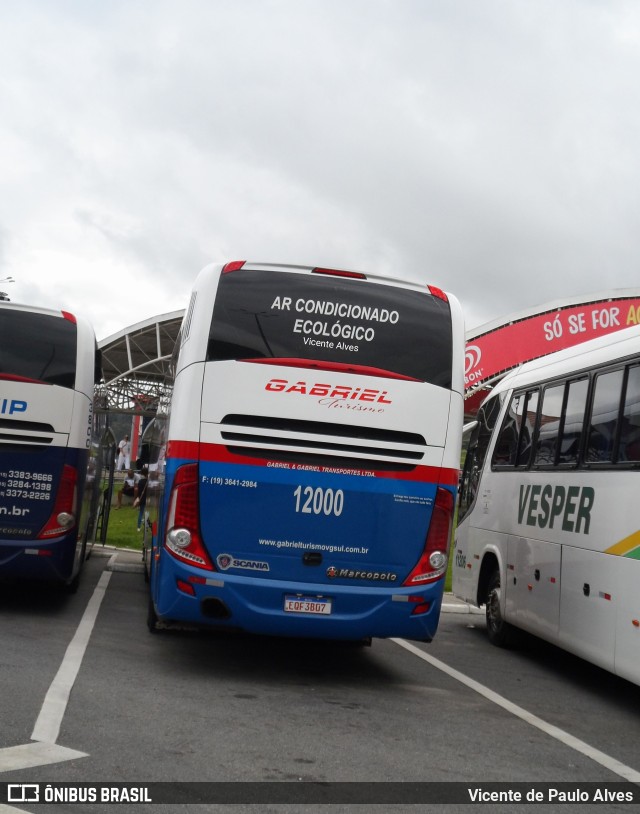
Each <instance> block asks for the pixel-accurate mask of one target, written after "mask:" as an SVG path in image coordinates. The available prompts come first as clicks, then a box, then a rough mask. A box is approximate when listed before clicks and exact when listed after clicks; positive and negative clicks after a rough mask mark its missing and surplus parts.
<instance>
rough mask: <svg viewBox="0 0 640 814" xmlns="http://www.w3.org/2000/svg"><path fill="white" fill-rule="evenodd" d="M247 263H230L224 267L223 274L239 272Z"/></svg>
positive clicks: (240, 261)
mask: <svg viewBox="0 0 640 814" xmlns="http://www.w3.org/2000/svg"><path fill="white" fill-rule="evenodd" d="M245 263H246V260H232V261H231V262H230V263H227V264H226V265H225V266H223V268H222V273H223V274H229V272H230V271H239V270H240V269H241V268H242V267H243V266H244V264H245Z"/></svg>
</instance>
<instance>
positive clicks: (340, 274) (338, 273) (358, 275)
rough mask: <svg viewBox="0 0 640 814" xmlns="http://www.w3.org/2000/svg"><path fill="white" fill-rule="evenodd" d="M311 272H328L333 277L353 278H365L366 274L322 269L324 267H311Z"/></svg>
mask: <svg viewBox="0 0 640 814" xmlns="http://www.w3.org/2000/svg"><path fill="white" fill-rule="evenodd" d="M311 272H312V274H329V275H333V276H334V277H352V278H353V279H355V280H366V279H367V276H366V274H362V272H360V271H341V270H340V269H324V268H319V267H318V268H314V269H311Z"/></svg>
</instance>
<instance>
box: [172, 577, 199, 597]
mask: <svg viewBox="0 0 640 814" xmlns="http://www.w3.org/2000/svg"><path fill="white" fill-rule="evenodd" d="M176 585H177V587H178V590H179V591H182V593H183V594H189V596H195V595H196V589H195V588H194V587H193V585H191V584H190V583H189V582H185V581H184V580H183V579H177V580H176Z"/></svg>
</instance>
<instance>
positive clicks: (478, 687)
mask: <svg viewBox="0 0 640 814" xmlns="http://www.w3.org/2000/svg"><path fill="white" fill-rule="evenodd" d="M391 641H392V642H395V643H396V644H397V645H400V647H404V649H405V650H408V651H409V652H410V653H413V654H414V655H415V656H418V658H421V659H422V660H423V661H426V662H428V663H429V664H430V665H431V666H432V667H435V668H436V669H438V670H441V671H442V672H443V673H446V674H447V675H449V676H451V678H455V680H456V681H459V682H460V683H461V684H464V685H465V686H467V687H469V688H470V689H472V690H474V691H475V692H477V693H479V694H480V695H482V696H484V697H485V698H487V699H488V700H489V701H492V702H493V703H494V704H497V705H498V706H499V707H502V708H503V709H506V710H507V712H510V713H511V714H512V715H516V716H517V717H518V718H521V719H522V720H523V721H525V722H526V723H528V724H530V725H531V726H535V727H536V728H537V729H540V730H542V732H544V733H545V734H547V735H550V736H551V737H552V738H555V739H556V740H558V741H560V742H561V743H564V744H565V745H566V746H569V747H570V748H571V749H575V751H576V752H580V753H582V754H583V755H586V757H588V758H591V760H595V762H596V763H599V764H600V765H601V766H604V767H605V769H608V770H609V771H610V772H613V773H614V774H617V775H619V776H620V777H624V779H625V780H628V781H630V782H631V783H640V772H638V771H636V770H635V769H632V768H631V767H630V766H626V765H625V764H624V763H620V761H618V760H616V759H615V758H612V757H611V756H610V755H606V754H605V753H604V752H601V751H600V750H599V749H594V748H593V746H590V745H589V744H588V743H585V742H584V741H581V740H579V739H578V738H574V737H573V735H570V734H569V733H568V732H565V731H564V730H563V729H559V728H558V727H557V726H554V725H553V724H549V723H547V722H546V721H543V720H542V718H538V717H537V715H532V713H530V712H528V711H527V710H526V709H523V708H522V707H519V706H518V705H517V704H512V703H511V701H507V699H506V698H503V697H502V696H501V695H498V693H497V692H494V691H493V690H490V689H489V688H488V687H485V686H484V685H483V684H480V683H479V682H477V681H474V680H473V679H472V678H469V676H466V675H465V674H464V673H460V672H458V670H454V669H453V667H449V665H448V664H445V663H444V662H443V661H440V660H439V659H436V658H434V657H433V656H430V655H428V653H425V652H424V651H423V650H420V649H419V648H418V647H415V646H414V645H412V644H410V643H409V642H405V641H404V639H391Z"/></svg>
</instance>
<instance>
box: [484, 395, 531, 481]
mask: <svg viewBox="0 0 640 814" xmlns="http://www.w3.org/2000/svg"><path fill="white" fill-rule="evenodd" d="M524 398H525V397H524V393H520V395H518V396H514V397H513V398H512V399H511V404H510V405H509V409H508V411H507V414H506V415H505V417H504V421H503V422H502V428H501V430H500V435H499V436H498V440H497V441H496V446H495V449H494V451H493V460H492V462H491V463H492V464H493V466H515V463H516V455H517V452H518V438H519V437H520V424H521V422H522V411H523V406H524Z"/></svg>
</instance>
